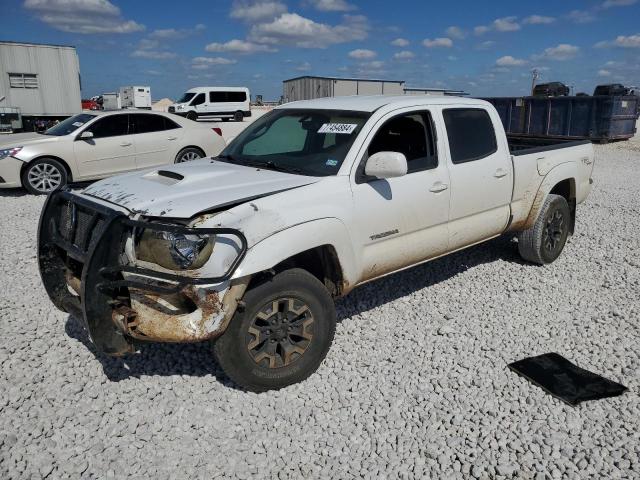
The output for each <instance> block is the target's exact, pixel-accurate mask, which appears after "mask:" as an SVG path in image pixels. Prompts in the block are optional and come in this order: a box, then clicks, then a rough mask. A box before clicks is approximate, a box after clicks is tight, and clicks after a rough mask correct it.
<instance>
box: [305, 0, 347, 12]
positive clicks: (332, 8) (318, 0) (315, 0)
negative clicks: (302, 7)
mask: <svg viewBox="0 0 640 480" xmlns="http://www.w3.org/2000/svg"><path fill="white" fill-rule="evenodd" d="M305 3H306V4H307V5H310V6H312V7H313V8H315V9H316V10H320V11H321V12H349V11H351V10H355V9H356V7H355V6H354V5H351V4H350V3H348V2H346V1H345V0H307V1H306V2H305Z"/></svg>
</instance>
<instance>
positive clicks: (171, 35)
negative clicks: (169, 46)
mask: <svg viewBox="0 0 640 480" xmlns="http://www.w3.org/2000/svg"><path fill="white" fill-rule="evenodd" d="M205 29H206V27H205V26H204V25H203V24H202V23H199V24H197V25H196V26H195V27H193V28H190V29H187V28H181V29H175V28H161V29H158V30H154V31H153V32H151V33H150V34H149V37H151V38H159V39H162V40H175V39H180V38H186V37H188V36H189V35H193V34H194V33H197V32H201V31H202V30H205Z"/></svg>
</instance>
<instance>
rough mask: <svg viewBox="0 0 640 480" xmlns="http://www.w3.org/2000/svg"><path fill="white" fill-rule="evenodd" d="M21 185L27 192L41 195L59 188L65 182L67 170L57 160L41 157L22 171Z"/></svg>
mask: <svg viewBox="0 0 640 480" xmlns="http://www.w3.org/2000/svg"><path fill="white" fill-rule="evenodd" d="M21 177H22V186H23V187H24V188H26V189H27V191H28V192H29V193H33V194H35V195H42V194H46V193H51V192H55V191H56V190H60V189H61V188H62V187H64V186H65V185H66V184H67V179H68V176H67V170H66V168H64V165H62V164H61V163H60V162H59V161H58V160H55V159H53V158H41V159H40V160H36V161H35V162H32V163H30V164H29V165H27V166H26V167H25V169H24V170H23V171H22V175H21Z"/></svg>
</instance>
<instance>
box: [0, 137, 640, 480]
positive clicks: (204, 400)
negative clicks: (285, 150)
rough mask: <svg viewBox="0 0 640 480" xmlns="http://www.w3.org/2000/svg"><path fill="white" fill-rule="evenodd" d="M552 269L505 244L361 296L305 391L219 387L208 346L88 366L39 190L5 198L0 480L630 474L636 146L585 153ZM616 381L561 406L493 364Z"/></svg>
mask: <svg viewBox="0 0 640 480" xmlns="http://www.w3.org/2000/svg"><path fill="white" fill-rule="evenodd" d="M596 152H597V163H596V167H595V175H594V177H595V185H594V190H593V193H592V194H591V196H590V198H589V199H588V201H587V202H586V204H583V205H582V206H580V208H579V214H578V225H577V233H576V235H575V236H574V237H573V238H572V239H571V241H570V243H569V244H568V246H567V248H566V249H565V251H564V253H563V255H562V256H561V258H560V259H559V260H558V261H557V262H556V263H554V264H553V265H551V266H548V267H543V268H542V267H536V266H530V265H525V264H523V263H521V262H520V261H519V259H518V256H517V251H516V248H515V245H514V243H513V242H511V241H510V240H509V239H499V240H496V241H492V242H490V243H488V244H485V245H482V246H478V247H474V248H471V249H469V250H466V251H464V252H461V253H458V254H455V255H452V256H449V257H447V258H445V259H441V260H438V261H435V262H432V263H431V264H427V265H424V266H420V267H416V268H413V269H411V270H409V271H406V272H403V273H400V274H397V275H393V276H391V277H389V278H386V279H383V280H379V281H376V282H374V283H371V284H369V285H366V286H364V287H362V288H360V289H357V290H356V291H355V292H353V293H352V294H351V295H349V296H348V297H347V298H345V299H343V300H341V301H340V302H339V304H338V316H339V319H340V323H339V325H338V329H337V332H336V340H335V342H334V345H333V348H332V349H331V351H330V352H329V355H328V357H327V360H326V361H325V362H324V364H323V365H322V366H321V368H320V370H319V371H318V372H317V373H316V374H315V375H313V376H312V377H311V378H309V379H308V380H307V381H305V382H304V383H302V384H299V385H294V386H292V387H290V388H287V389H285V390H282V391H279V392H269V393H265V394H261V395H256V394H251V393H245V392H242V391H240V390H237V389H235V388H234V387H233V385H230V384H229V383H228V382H227V381H226V380H225V379H224V377H223V376H222V374H221V371H220V369H219V368H218V367H217V366H216V365H215V363H214V362H213V360H212V356H211V354H210V350H209V348H208V346H207V345H205V344H202V345H189V346H172V345H149V346H147V347H145V348H144V349H143V350H142V352H141V353H140V354H139V355H137V356H133V357H130V358H127V359H126V360H124V361H122V360H116V359H110V358H104V357H102V356H96V354H95V351H94V349H93V347H92V346H91V344H90V343H89V342H88V340H87V336H86V334H85V332H84V331H83V329H82V327H81V325H80V323H79V321H78V320H76V319H75V318H71V317H69V316H68V315H66V314H63V313H61V312H59V311H57V310H55V309H54V308H53V307H52V305H51V304H50V302H49V300H48V299H47V297H46V295H45V292H44V290H43V288H42V287H41V284H40V279H39V276H38V272H37V266H36V254H35V235H36V223H37V218H38V214H39V212H40V208H41V205H42V201H43V200H42V198H38V197H33V196H28V195H26V194H23V193H0V225H1V226H2V229H1V231H0V273H1V274H2V294H1V295H0V325H1V326H2V336H1V337H0V365H1V366H0V422H1V423H0V452H1V454H0V455H1V456H0V462H1V465H0V478H3V479H9V478H29V477H30V478H40V477H48V478H123V477H125V476H133V477H138V478H142V477H149V478H159V479H162V478H176V477H177V478H188V477H196V478H217V477H238V478H247V477H250V476H259V477H261V478H269V477H276V476H277V477H278V478H300V477H334V478H360V477H363V478H380V477H397V478H418V477H423V476H430V477H432V478H444V477H446V478H469V477H475V478H521V479H528V478H531V479H536V480H538V479H543V478H586V477H591V478H632V477H635V478H638V476H640V460H639V458H640V439H639V436H640V433H639V432H640V402H639V401H638V391H639V390H640V357H639V350H638V344H639V343H640V332H639V331H638V325H639V317H640V303H639V302H638V292H639V291H640V258H639V255H638V252H639V251H640V236H639V235H638V232H639V229H640V187H639V186H638V185H639V184H638V178H640V144H639V143H633V142H624V143H617V144H612V145H608V146H596ZM550 351H556V352H559V353H561V354H562V355H564V356H566V357H567V358H569V359H571V360H573V361H574V362H576V363H577V364H578V365H580V366H582V367H584V368H587V369H590V370H593V371H596V372H600V373H602V374H604V375H606V376H607V377H609V378H611V379H613V380H616V381H620V382H622V383H624V384H626V385H627V386H628V387H629V389H630V391H629V392H628V393H626V394H625V395H623V396H621V397H618V398H614V399H607V400H601V401H596V402H590V403H587V404H583V405H582V406H580V407H578V408H571V407H569V406H567V405H565V404H563V403H562V402H560V401H558V400H556V399H554V398H553V397H551V396H550V395H548V394H546V393H544V392H543V391H542V390H541V389H539V388H536V387H534V386H532V385H531V384H530V383H528V382H527V381H525V380H523V379H521V378H520V377H518V376H517V375H515V374H514V373H511V372H510V371H509V370H508V369H507V368H506V365H507V363H509V362H512V361H514V360H517V359H521V358H523V357H527V356H530V355H534V354H540V353H544V352H550Z"/></svg>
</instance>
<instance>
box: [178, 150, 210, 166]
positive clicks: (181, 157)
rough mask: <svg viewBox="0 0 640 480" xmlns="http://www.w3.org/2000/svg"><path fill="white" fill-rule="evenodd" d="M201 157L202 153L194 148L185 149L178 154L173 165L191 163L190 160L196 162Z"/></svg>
mask: <svg viewBox="0 0 640 480" xmlns="http://www.w3.org/2000/svg"><path fill="white" fill-rule="evenodd" d="M203 156H204V155H203V154H202V152H201V151H199V150H197V149H195V148H185V149H183V150H180V152H178V155H176V161H175V163H184V162H191V161H192V160H198V159H199V158H202V157H203Z"/></svg>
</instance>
